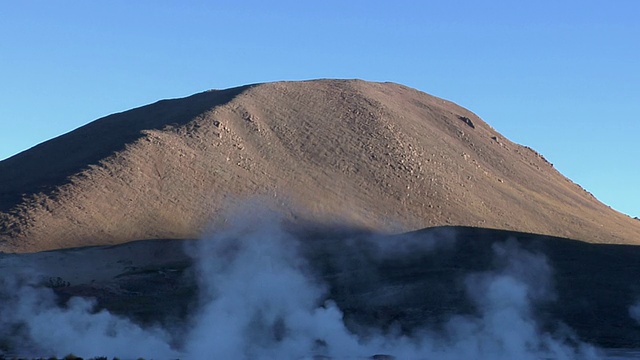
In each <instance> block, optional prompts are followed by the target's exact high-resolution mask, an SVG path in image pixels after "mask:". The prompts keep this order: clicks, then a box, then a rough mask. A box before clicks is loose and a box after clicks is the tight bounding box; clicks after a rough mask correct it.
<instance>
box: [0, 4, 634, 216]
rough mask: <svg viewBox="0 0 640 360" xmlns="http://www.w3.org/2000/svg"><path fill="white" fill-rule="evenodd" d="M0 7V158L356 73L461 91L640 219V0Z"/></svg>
mask: <svg viewBox="0 0 640 360" xmlns="http://www.w3.org/2000/svg"><path fill="white" fill-rule="evenodd" d="M0 5H1V6H0V34H2V35H1V36H0V81H1V85H0V159H4V158H7V157H9V156H12V155H14V154H16V153H18V152H20V151H23V150H26V149H28V148H30V147H31V146H34V145H36V144H37V143H40V142H42V141H45V140H47V139H50V138H52V137H55V136H58V135H60V134H63V133H65V132H68V131H70V130H73V129H74V128H77V127H79V126H82V125H84V124H86V123H88V122H90V121H92V120H95V119H97V118H99V117H102V116H105V115H108V114H110V113H114V112H119V111H124V110H127V109H130V108H133V107H138V106H141V105H144V104H147V103H151V102H155V101H157V100H159V99H164V98H175V97H182V96H187V95H190V94H193V93H196V92H200V91H204V90H207V89H214V88H215V89H221V88H227V87H232V86H237V85H244V84H248V83H256V82H265V81H276V80H302V79H312V78H360V79H364V80H372V81H393V82H397V83H402V84H405V85H408V86H411V87H414V88H417V89H419V90H422V91H425V92H427V93H430V94H432V95H436V96H439V97H443V98H446V99H448V100H452V101H454V102H456V103H458V104H459V105H462V106H464V107H466V108H468V109H470V110H472V111H474V112H475V113H476V114H478V115H479V116H480V117H482V118H483V119H484V120H485V121H487V122H488V123H489V124H490V125H491V126H493V127H494V128H495V129H496V130H498V131H499V132H500V133H502V134H503V135H504V136H506V137H507V138H509V139H510V140H512V141H515V142H517V143H520V144H523V145H528V146H531V147H532V148H534V149H536V150H537V151H539V152H540V153H542V154H543V155H544V156H545V157H546V158H547V159H548V160H549V161H551V162H552V163H554V165H555V167H556V168H557V169H558V170H560V171H561V172H562V173H563V174H564V175H565V176H567V177H569V178H570V179H572V180H573V181H575V182H577V183H578V184H580V185H582V186H583V187H584V188H586V189H587V190H588V191H590V192H592V193H593V194H594V195H595V196H596V197H597V198H598V199H600V200H601V201H603V202H604V203H606V204H608V205H610V206H611V207H613V208H614V209H617V210H619V211H621V212H623V213H626V214H628V215H631V216H640V184H639V183H638V175H640V160H639V159H640V146H639V145H638V137H639V136H640V40H639V39H640V21H639V20H638V18H640V1H636V0H616V1H605V0H602V1H591V0H581V1H574V0H563V1H558V0H541V1H513V0H504V1H493V0H486V1H476V0H468V1H458V0H447V1H428V0H422V1H403V0H394V1H375V0H370V1H359V0H340V1H333V0H329V1H304V0H300V1H277V0H270V1H257V0H254V1H162V0H135V1H130V0H126V1H125V0H110V1H98V0H96V1H81V0H77V1H65V0H60V1H49V0H42V1H30V0H24V1H13V0H0Z"/></svg>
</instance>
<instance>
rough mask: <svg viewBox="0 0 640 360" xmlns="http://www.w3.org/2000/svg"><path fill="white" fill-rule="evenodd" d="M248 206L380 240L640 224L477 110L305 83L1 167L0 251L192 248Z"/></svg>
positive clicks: (619, 231) (209, 104) (597, 233)
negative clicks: (152, 244)
mask: <svg viewBox="0 0 640 360" xmlns="http://www.w3.org/2000/svg"><path fill="white" fill-rule="evenodd" d="M514 121H517V119H514ZM594 166H597V164H594ZM247 199H250V200H249V201H255V202H258V203H259V204H260V205H261V206H267V207H274V208H280V209H281V210H282V211H285V212H287V213H288V215H289V216H290V217H291V218H292V219H307V220H313V221H321V222H333V221H337V222H341V223H349V224H353V225H355V226H362V227H366V228H369V229H375V230H381V231H386V232H402V231H410V230H416V229H421V228H424V227H431V226H440V225H461V226H477V227H484V228H496V229H505V230H514V231H523V232H531V233H539V234H545V235H553V236H560V237H566V238H572V239H579V240H584V241H587V242H593V243H619V244H638V243H640V221H637V220H634V219H631V218H630V217H628V216H626V215H623V214H621V213H618V212H616V211H614V210H612V209H611V208H610V207H608V206H606V205H605V204H603V203H601V202H600V201H598V200H597V199H595V198H594V197H593V196H592V195H591V194H590V193H589V192H587V191H585V190H584V189H583V188H581V187H580V186H579V185H577V184H575V183H573V182H572V181H571V180H569V179H567V178H566V177H564V176H563V175H562V174H560V173H559V172H558V171H557V170H556V169H555V168H554V167H553V165H552V164H550V163H549V162H548V161H546V160H545V158H544V157H543V156H542V155H541V154H539V153H537V152H536V151H535V150H533V149H531V148H528V147H526V146H522V145H518V144H515V143H513V142H511V141H509V140H508V139H506V138H504V137H503V136H502V135H500V133H498V132H497V131H496V130H494V129H493V128H492V127H491V126H489V125H488V124H487V123H485V122H484V121H483V120H481V119H480V118H478V117H477V116H476V115H474V114H473V113H472V112H470V111H468V110H466V109H464V108H462V107H460V106H458V105H456V104H453V103H451V102H449V101H446V100H443V99H440V98H437V97H433V96H430V95H427V94H425V93H422V92H420V91H417V90H414V89H411V88H408V87H405V86H402V85H398V84H393V83H371V82H365V81H359V80H315V81H305V82H276V83H267V84H256V85H249V86H244V87H239V88H234V89H228V90H212V91H208V92H204V93H200V94H196V95H193V96H190V97H187V98H183V99H174V100H163V101H159V102H157V103H155V104H151V105H147V106H143V107H141V108H137V109H133V110H130V111H125V112H122V113H118V114H113V115H110V116H107V117H105V118H102V119H99V120H96V121H94V122H92V123H89V124H88V125H86V126H83V127H81V128H79V129H77V130H74V131H72V132H70V133H68V134H65V135H63V136H60V137H58V138H55V139H52V140H50V141H47V142H45V143H42V144H40V145H38V146H35V147H34V148H32V149H29V150H27V151H25V152H23V153H20V154H18V155H16V156H14V157H11V158H9V159H7V160H4V161H2V162H0V250H2V251H5V252H33V251H41V250H50V249H60V248H68V247H77V246H86V245H107V244H119V243H124V242H128V241H132V240H139V239H164V238H176V239H184V238H196V237H199V236H200V235H201V234H202V233H203V232H205V231H206V230H207V229H211V228H215V226H216V224H220V223H222V222H224V221H225V213H224V212H223V209H226V208H229V207H233V206H234V204H237V203H243V202H246V201H247Z"/></svg>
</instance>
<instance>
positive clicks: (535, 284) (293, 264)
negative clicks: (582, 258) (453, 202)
mask: <svg viewBox="0 0 640 360" xmlns="http://www.w3.org/2000/svg"><path fill="white" fill-rule="evenodd" d="M448 236H450V235H448ZM299 237H300V236H294V235H292V233H291V232H288V231H286V230H284V229H283V228H282V227H281V226H280V225H279V221H277V220H275V219H263V220H262V221H256V220H255V219H253V220H252V221H251V224H243V225H239V226H234V227H232V228H231V229H229V230H227V231H224V232H222V233H218V234H216V235H214V236H212V237H211V238H210V239H207V240H202V241H199V242H197V244H196V245H195V246H194V247H192V248H190V249H188V252H189V253H190V254H192V255H193V257H194V260H195V266H196V267H197V274H198V288H199V292H200V299H199V306H198V309H197V310H196V311H195V312H194V313H193V314H192V315H191V317H190V318H189V319H187V320H186V321H188V324H189V326H186V327H180V328H188V329H190V330H188V331H187V332H186V333H177V331H175V330H163V329H160V328H157V327H156V328H142V327H141V326H139V325H137V324H135V323H133V322H132V321H130V320H128V319H126V318H123V317H119V316H115V315H113V314H110V313H109V312H108V311H106V310H102V311H97V312H96V311H95V310H94V306H93V303H92V302H91V300H87V299H83V298H72V299H70V300H69V301H68V302H67V303H66V304H64V305H63V306H60V305H59V304H57V299H56V298H55V295H54V293H53V291H52V290H50V289H47V288H44V287H40V286H38V283H37V282H35V281H34V280H32V279H34V277H33V276H27V275H23V276H18V277H7V278H5V279H3V280H2V289H1V290H0V296H1V298H0V301H1V306H2V309H1V311H0V315H1V319H0V338H1V339H4V341H6V342H10V343H11V344H12V346H13V349H14V350H15V351H16V352H19V355H27V356H51V355H57V356H64V355H66V354H68V353H74V354H76V355H80V356H83V357H91V356H109V357H113V356H117V357H120V358H122V359H134V358H138V357H145V358H153V359H172V358H173V359H175V358H180V359H204V358H213V359H312V358H314V357H315V358H316V359H318V358H322V357H325V358H330V359H367V358H369V359H371V358H373V356H374V355H382V354H386V355H388V356H393V357H395V358H397V359H434V358H436V359H523V360H527V359H541V358H545V359H596V358H599V357H600V354H599V353H598V351H596V350H595V349H594V348H593V347H591V346H588V345H585V344H582V343H580V342H579V341H577V340H576V339H574V338H573V337H571V335H568V333H566V332H565V333H562V334H560V333H551V332H548V331H546V330H544V329H543V328H542V327H541V325H540V324H538V322H537V321H536V316H535V315H536V311H535V309H536V306H537V305H538V304H540V303H544V302H546V301H551V300H553V292H552V291H551V289H550V287H549V285H548V284H549V277H550V271H551V269H550V267H549V265H548V263H547V261H546V259H545V258H544V257H543V256H541V255H539V254H533V253H530V252H527V251H525V250H523V249H521V248H520V247H518V246H517V244H516V243H515V242H513V243H507V244H503V245H495V246H494V254H495V259H496V264H497V266H496V269H495V270H492V271H488V272H481V273H475V274H470V275H468V276H467V277H466V280H465V286H466V292H467V295H468V296H469V298H470V299H471V300H472V303H473V304H474V306H475V309H476V310H477V312H476V313H474V314H473V315H471V314H466V315H457V316H453V317H451V318H450V319H449V320H448V321H447V322H446V324H445V325H444V327H438V328H435V327H431V326H430V324H424V326H423V329H422V330H420V331H416V332H413V333H412V335H411V336H409V335H404V334H402V333H401V332H400V331H399V330H389V331H382V330H378V329H371V328H369V329H366V331H359V330H355V329H352V328H349V327H348V326H347V325H345V322H344V320H343V313H342V311H341V310H340V309H339V308H338V306H337V305H336V303H334V302H333V301H332V300H331V299H330V298H329V295H328V294H329V288H328V285H327V284H326V283H325V282H323V281H322V277H321V275H322V274H319V273H317V272H316V271H317V270H315V269H314V268H313V267H312V266H311V264H310V263H309V261H308V260H307V259H306V258H305V256H303V254H304V253H305V252H304V251H303V246H304V245H305V239H304V238H299ZM368 241H370V242H371V244H370V245H372V246H379V245H380V246H382V245H381V244H382V243H381V242H380V240H376V239H374V238H372V239H370V240H368ZM385 246H387V245H385ZM405 246H407V245H406V244H405ZM379 249H381V250H380V251H379V254H380V256H381V257H384V258H385V259H388V258H389V257H395V256H397V257H398V258H401V257H402V256H404V255H407V254H406V253H405V252H404V251H401V248H399V247H398V248H393V252H389V251H384V249H385V247H380V248H379ZM417 249H420V251H446V247H445V249H444V250H443V249H442V247H441V246H422V247H420V246H418V247H416V246H408V247H407V251H412V252H415V251H417ZM362 326H363V327H366V326H367V325H366V324H363V325H362ZM360 329H362V328H360ZM389 358H391V357H389Z"/></svg>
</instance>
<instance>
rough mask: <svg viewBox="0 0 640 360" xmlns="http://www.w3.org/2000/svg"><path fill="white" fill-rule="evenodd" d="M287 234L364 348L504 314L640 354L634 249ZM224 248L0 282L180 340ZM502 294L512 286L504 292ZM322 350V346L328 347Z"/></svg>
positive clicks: (41, 267) (230, 249) (175, 247)
mask: <svg viewBox="0 0 640 360" xmlns="http://www.w3.org/2000/svg"><path fill="white" fill-rule="evenodd" d="M284 233H285V236H286V237H292V238H295V239H300V241H299V242H296V243H295V248H296V249H297V250H296V251H297V252H298V253H299V254H300V256H301V257H300V258H301V259H303V260H304V261H303V262H296V264H298V263H299V264H307V265H308V266H307V265H305V266H303V267H304V269H303V270H301V271H302V272H304V273H306V274H309V276H310V277H309V279H313V280H309V281H310V282H318V283H322V284H325V286H326V288H325V291H324V294H323V295H322V296H321V299H320V303H319V304H317V305H314V306H319V308H318V309H325V307H326V306H328V305H326V303H325V305H322V303H323V302H324V301H326V300H331V301H332V302H334V303H335V304H336V305H337V308H339V309H340V310H341V311H342V312H343V314H344V324H345V325H346V326H347V328H348V329H349V330H350V331H351V332H353V333H356V334H360V335H359V336H365V337H366V336H367V335H366V334H367V333H369V334H371V329H376V330H375V331H376V332H384V333H395V334H398V333H402V334H405V335H408V336H418V335H419V334H421V331H424V330H425V329H428V330H429V331H431V332H433V333H444V334H447V335H446V336H445V335H439V336H442V339H441V341H442V342H446V341H445V339H446V338H447V336H453V335H452V333H451V329H450V328H451V326H452V324H454V323H456V321H457V322H460V321H462V322H465V321H467V322H469V323H472V324H476V325H474V326H481V328H480V330H482V331H485V332H486V331H490V330H491V329H487V328H485V327H484V326H487V325H486V324H485V321H486V320H487V317H490V316H493V315H495V313H494V312H495V311H498V310H500V311H502V310H504V309H503V308H502V306H506V308H507V309H511V310H513V311H515V312H516V313H517V316H518V318H519V319H520V318H522V319H525V320H527V322H528V323H527V324H529V325H531V326H533V328H534V329H535V330H536V331H537V332H540V333H544V334H552V336H551V337H552V338H554V339H556V338H557V339H559V340H557V341H560V342H562V343H571V344H579V343H582V342H588V343H591V344H595V345H598V346H602V347H607V348H637V347H639V346H640V326H638V323H637V322H636V320H634V319H633V318H632V316H630V309H633V307H634V306H635V304H636V303H637V301H638V300H639V299H640V288H639V287H638V284H637V281H636V279H638V275H640V262H639V261H638V259H639V258H640V248H638V247H634V246H627V245H599V244H589V243H584V242H579V241H574V240H568V239H563V238H555V237H549V236H542V235H536V234H528V233H519V232H512V231H504V230H493V229H485V228H471V227H436V228H428V229H424V230H420V231H416V232H411V233H405V234H401V235H394V236H381V235H376V234H373V233H371V232H368V231H363V230H358V229H352V228H335V227H325V226H290V227H288V230H285V231H284ZM225 236H227V237H231V238H233V237H234V236H236V235H234V234H231V235H225ZM231 238H228V239H226V240H230V242H228V243H224V241H226V240H224V239H225V238H220V237H218V238H217V240H216V239H214V240H197V241H196V240H156V241H139V242H132V243H128V244H123V245H118V246H111V247H91V248H75V249H67V250H60V251H53V252H44V253H33V254H21V255H17V254H15V255H10V254H5V255H2V257H1V258H0V265H1V266H2V273H3V275H4V276H5V279H7V278H9V277H10V275H11V274H14V275H16V276H18V275H17V274H26V273H29V271H32V272H34V273H37V274H39V275H38V277H37V278H38V281H37V282H32V284H34V283H37V284H39V285H37V286H43V287H48V288H50V289H52V290H53V292H54V293H55V296H56V298H57V300H56V302H57V303H58V304H59V305H60V306H64V304H67V303H68V301H69V300H70V298H72V297H78V296H80V297H92V298H95V299H96V304H97V309H107V310H109V311H110V312H111V313H113V314H118V315H121V316H124V317H126V318H129V319H132V320H133V321H135V322H136V323H138V324H142V325H144V326H150V325H152V324H162V326H163V327H164V328H167V329H169V328H170V329H173V331H176V332H177V333H181V331H187V329H186V328H187V327H189V326H192V325H193V320H194V313H195V314H197V313H198V311H196V310H195V309H198V308H202V307H203V306H204V305H203V301H205V300H204V299H205V298H207V296H208V295H207V292H206V289H205V287H206V286H203V284H202V283H201V281H200V280H199V279H200V277H201V275H202V272H203V268H205V267H207V266H214V268H216V269H218V270H217V271H219V272H225V271H229V268H230V267H233V266H235V265H233V263H228V264H227V263H226V262H225V261H226V260H224V259H233V258H234V257H235V256H239V255H235V254H237V252H238V251H239V250H238V246H237V245H230V244H237V243H238V242H237V241H239V240H238V239H235V238H233V239H231ZM221 239H222V240H221ZM231 240H232V241H231ZM207 242H210V243H216V242H218V245H215V246H218V248H217V250H216V251H222V252H223V253H224V254H226V255H225V257H223V258H222V259H223V260H220V259H218V260H217V262H215V261H213V260H211V261H212V262H207V261H206V260H205V261H203V258H202V256H205V258H206V256H207V255H206V254H207V252H206V251H205V252H202V251H199V252H198V255H197V257H198V259H199V260H194V257H193V256H194V254H193V250H194V249H195V247H197V246H200V244H205V243H207ZM220 244H221V245H220ZM194 246H195V247H194ZM240 247H242V245H240ZM199 249H200V250H202V248H199ZM261 251H262V250H261ZM287 251H288V250H287ZM203 254H205V255H203ZM265 256H266V255H265ZM229 261H230V260H229ZM274 261H275V260H274ZM296 261H297V260H296ZM203 264H205V265H203ZM206 264H208V265H206ZM221 264H222V265H221ZM225 264H226V265H225ZM270 264H271V265H269V266H270V268H267V269H262V270H260V271H255V272H253V273H252V274H253V275H252V277H255V276H258V277H259V276H261V273H263V272H265V271H266V272H269V271H270V270H271V269H272V268H271V266H275V267H276V268H277V267H278V266H279V265H278V264H277V263H276V264H274V263H270ZM296 266H298V265H296ZM70 270H71V271H70ZM83 276H85V277H83ZM22 278H23V279H24V275H22ZM4 281H5V284H4V289H3V290H2V291H3V292H2V296H3V298H4V299H5V300H6V299H7V298H11V296H12V295H11V294H7V293H6V292H7V291H9V290H8V285H7V280H4ZM216 281H222V280H216ZM245 281H250V280H249V278H246V279H245ZM240 284H241V282H240ZM501 284H502V285H505V284H507V285H508V286H507V285H505V287H504V289H506V290H504V289H503V288H501V287H500V286H502V285H501ZM509 284H511V285H509ZM32 286H36V285H32ZM209 286H211V285H209ZM264 286H266V287H267V288H269V287H274V288H275V289H277V288H278V286H279V285H278V283H277V281H276V282H272V283H269V284H264ZM288 286H292V287H293V286H294V285H293V284H286V286H285V289H288ZM522 289H526V292H524V293H522V291H521V290H522ZM220 291H222V290H220ZM256 291H259V290H256ZM291 291H292V292H295V289H292V290H291ZM495 291H498V292H497V293H495ZM501 291H502V292H501ZM494 293H495V294H498V296H495V298H491V297H490V296H489V295H487V294H494ZM514 294H515V295H514ZM518 294H521V295H522V294H524V295H522V296H521V297H519V296H520V295H518ZM216 296H222V294H218V295H216ZM244 296H245V297H246V296H252V293H251V292H248V293H246V295H244ZM274 296H275V295H274ZM278 296H279V295H278ZM214 297H215V296H214ZM512 300H513V304H512V303H510V301H512ZM265 301H269V299H266V300H265ZM278 301H279V302H281V301H280V300H278ZM519 302H524V303H525V304H524V305H523V304H520V303H519ZM496 304H498V305H496ZM500 304H502V305H500ZM504 304H506V305H504ZM514 304H515V305H514ZM245 310H246V312H247V313H251V311H253V310H252V309H251V308H247V309H243V311H245ZM511 310H509V311H511ZM94 312H95V310H94ZM507 313H508V312H507ZM631 313H633V311H631ZM502 316H507V315H504V314H502V313H500V314H499V315H498V317H497V319H500V318H501V317H502ZM494 320H495V319H494ZM16 321H18V322H19V320H16ZM287 321H288V320H286V318H285V320H281V322H277V321H276V323H275V325H274V324H272V325H269V326H267V327H266V328H264V329H263V330H264V331H265V333H266V334H271V335H269V336H274V337H275V338H276V339H277V338H279V337H280V336H284V337H286V334H287V332H286V329H287V327H288V326H291V325H290V324H289V323H288V322H287ZM5 322H6V320H5ZM529 322H530V323H529ZM11 325H13V326H16V324H11ZM61 325H62V324H61ZM3 326H7V324H6V323H4V324H3ZM23 326H24V324H23ZM229 326H230V325H229ZM505 326H506V328H504V329H501V331H503V332H505V333H514V332H518V331H520V330H519V329H518V328H513V329H512V328H509V326H516V327H517V326H519V325H518V324H506V325H505ZM230 328H233V327H232V326H230ZM367 329H369V330H367ZM447 329H449V330H447ZM568 329H572V330H571V331H569V330H568ZM0 334H1V335H2V336H3V337H4V339H0V346H2V347H3V348H2V350H3V351H7V352H9V353H11V352H12V351H13V350H16V349H15V347H16V346H17V343H16V341H19V343H20V344H25V343H28V342H29V341H27V340H26V339H16V338H14V337H12V336H15V334H14V335H12V336H9V335H8V333H7V332H6V331H5V329H3V330H2V332H0ZM283 334H284V335H283ZM571 334H573V335H571ZM262 336H265V335H264V334H263V335H262ZM181 340H183V341H184V338H182V337H181V336H175V338H174V341H175V342H176V343H179V342H180V341H181ZM20 341H21V342H20ZM30 341H34V342H36V340H33V339H31V340H30ZM318 341H320V342H319V344H321V343H322V342H323V341H324V340H323V339H318ZM554 341H556V340H554ZM327 342H328V341H327ZM178 346H179V345H178ZM327 346H328V345H327ZM68 352H75V350H74V349H69V350H68ZM68 352H67V353H68ZM89 354H91V353H89ZM59 355H64V353H63V354H59ZM140 355H141V356H143V355H144V354H140Z"/></svg>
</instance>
